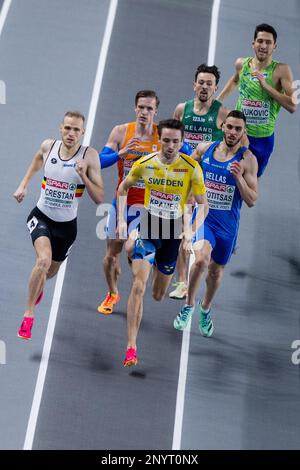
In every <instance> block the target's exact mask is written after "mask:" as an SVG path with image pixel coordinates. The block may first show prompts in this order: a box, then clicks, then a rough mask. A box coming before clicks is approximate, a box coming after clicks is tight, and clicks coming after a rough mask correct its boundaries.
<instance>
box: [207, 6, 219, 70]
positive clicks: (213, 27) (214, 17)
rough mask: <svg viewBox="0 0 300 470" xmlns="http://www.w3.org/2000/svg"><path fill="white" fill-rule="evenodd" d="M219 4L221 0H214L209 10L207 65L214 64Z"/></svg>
mask: <svg viewBox="0 0 300 470" xmlns="http://www.w3.org/2000/svg"><path fill="white" fill-rule="evenodd" d="M220 5H221V0H214V3H213V7H212V12H211V22H210V36H209V47H208V58H207V65H214V62H215V55H216V47H217V35H218V21H219V12H220Z"/></svg>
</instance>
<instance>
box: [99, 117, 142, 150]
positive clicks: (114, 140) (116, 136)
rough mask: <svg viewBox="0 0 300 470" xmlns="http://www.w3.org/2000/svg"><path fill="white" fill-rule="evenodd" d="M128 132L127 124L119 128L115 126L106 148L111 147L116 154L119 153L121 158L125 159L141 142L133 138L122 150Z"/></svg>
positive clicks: (120, 125)
mask: <svg viewBox="0 0 300 470" xmlns="http://www.w3.org/2000/svg"><path fill="white" fill-rule="evenodd" d="M126 130H127V124H119V125H118V126H115V127H114V128H113V130H112V131H111V133H110V135H109V137H108V141H107V143H106V144H105V146H106V147H110V148H111V149H113V150H114V151H115V152H118V155H119V157H120V158H125V157H126V155H127V153H128V152H129V151H130V150H133V149H134V147H135V146H136V145H137V144H138V142H139V139H138V138H136V137H133V138H132V139H130V140H129V141H128V142H127V144H126V145H125V147H123V148H121V147H122V146H123V142H124V139H125V135H126Z"/></svg>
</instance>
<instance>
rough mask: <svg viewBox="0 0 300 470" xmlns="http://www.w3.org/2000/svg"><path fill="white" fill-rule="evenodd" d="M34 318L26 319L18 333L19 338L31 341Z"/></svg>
mask: <svg viewBox="0 0 300 470" xmlns="http://www.w3.org/2000/svg"><path fill="white" fill-rule="evenodd" d="M33 321H34V318H33V317H24V318H23V321H22V324H21V326H20V329H19V331H18V336H19V338H22V339H31V328H32V325H33Z"/></svg>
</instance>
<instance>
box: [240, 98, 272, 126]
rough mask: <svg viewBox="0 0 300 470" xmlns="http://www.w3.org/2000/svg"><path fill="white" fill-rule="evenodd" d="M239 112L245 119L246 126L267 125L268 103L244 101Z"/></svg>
mask: <svg viewBox="0 0 300 470" xmlns="http://www.w3.org/2000/svg"><path fill="white" fill-rule="evenodd" d="M241 111H242V112H243V113H244V115H245V117H246V122H247V124H255V125H257V126H261V125H266V124H269V117H270V102H269V101H259V100H258V101H255V100H246V99H244V100H243V101H242V104H241Z"/></svg>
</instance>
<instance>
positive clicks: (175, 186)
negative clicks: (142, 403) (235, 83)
mask: <svg viewBox="0 0 300 470" xmlns="http://www.w3.org/2000/svg"><path fill="white" fill-rule="evenodd" d="M183 133H184V126H183V124H182V123H181V122H180V121H178V120H177V119H168V120H166V121H161V122H160V123H159V125H158V134H159V138H160V143H161V150H160V151H159V152H155V153H153V154H150V155H148V156H146V157H143V158H141V159H140V160H138V161H137V162H135V163H134V165H133V167H132V169H131V171H130V173H129V175H128V176H127V178H126V179H125V180H124V181H123V182H122V183H121V185H120V186H119V190H118V204H119V211H120V214H123V213H124V211H123V208H125V205H126V196H127V192H128V190H129V189H130V188H131V187H132V186H133V185H134V184H135V182H136V181H138V180H140V179H143V180H144V183H145V199H144V207H145V214H144V215H145V217H143V218H142V220H141V229H140V236H139V237H138V238H137V239H136V240H135V243H134V248H133V252H132V254H131V258H132V273H133V282H132V288H131V292H130V295H129V298H128V306H127V328H128V344H127V352H126V357H125V360H124V366H125V367H127V366H131V365H136V364H137V352H136V340H137V335H138V330H139V326H140V323H141V319H142V311H143V296H144V292H145V289H146V284H147V280H148V277H149V274H150V271H151V269H152V266H153V267H154V275H153V286H152V294H153V297H154V299H155V300H162V299H163V297H164V295H165V293H166V291H167V288H168V286H169V284H170V281H171V279H172V275H173V272H174V269H175V265H176V259H177V255H178V249H179V245H180V242H181V239H180V238H179V237H180V236H181V235H182V239H183V248H184V250H185V251H186V252H187V253H191V250H192V245H191V240H192V227H191V225H190V214H189V210H188V209H189V208H188V207H187V206H186V203H187V200H188V197H189V194H190V192H191V191H192V193H193V195H194V197H195V200H196V202H197V203H198V204H199V205H200V207H202V210H201V211H199V218H198V221H197V224H196V225H199V221H200V220H201V221H203V216H206V214H207V212H208V204H207V199H206V192H205V186H204V181H203V174H202V170H201V168H200V166H199V164H198V163H197V162H195V161H194V160H193V159H192V158H190V157H188V156H187V155H185V154H183V153H181V152H179V149H180V147H181V145H182V140H183ZM182 219H183V222H182ZM144 221H146V222H147V223H146V224H145V223H143V222H144ZM155 227H156V228H157V227H158V231H156V233H154V234H153V228H155ZM118 231H119V233H123V232H124V233H127V224H126V222H125V220H124V219H123V220H121V219H120V220H119V224H118Z"/></svg>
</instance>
